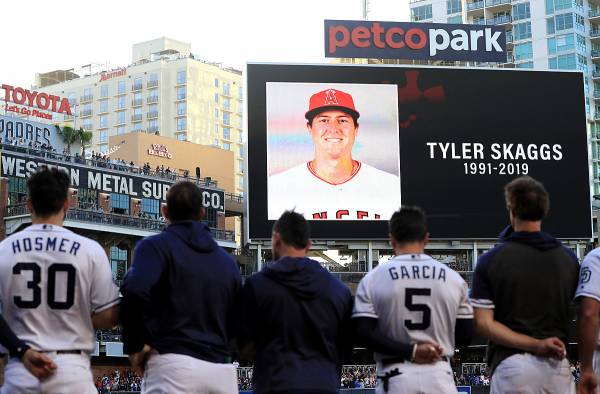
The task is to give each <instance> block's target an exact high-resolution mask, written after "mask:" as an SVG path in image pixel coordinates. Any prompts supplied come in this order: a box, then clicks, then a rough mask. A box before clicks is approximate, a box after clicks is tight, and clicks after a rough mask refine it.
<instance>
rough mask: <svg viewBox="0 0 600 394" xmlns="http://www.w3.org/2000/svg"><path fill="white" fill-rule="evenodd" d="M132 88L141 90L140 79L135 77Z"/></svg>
mask: <svg viewBox="0 0 600 394" xmlns="http://www.w3.org/2000/svg"><path fill="white" fill-rule="evenodd" d="M133 88H134V89H141V88H142V77H137V78H134V79H133Z"/></svg>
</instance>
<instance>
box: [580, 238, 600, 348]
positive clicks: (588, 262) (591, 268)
mask: <svg viewBox="0 0 600 394" xmlns="http://www.w3.org/2000/svg"><path fill="white" fill-rule="evenodd" d="M578 297H590V298H593V299H595V300H596V301H598V302H600V248H598V249H594V250H592V251H591V252H590V253H588V254H587V256H585V258H584V259H583V263H581V268H580V269H579V284H578V285H577V291H576V292H575V298H578ZM598 345H599V346H600V337H599V338H598Z"/></svg>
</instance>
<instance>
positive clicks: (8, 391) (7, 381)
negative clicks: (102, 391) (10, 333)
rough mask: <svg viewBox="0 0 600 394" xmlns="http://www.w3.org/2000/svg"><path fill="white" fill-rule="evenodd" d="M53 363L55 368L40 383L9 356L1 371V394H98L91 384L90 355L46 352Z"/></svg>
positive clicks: (18, 361) (19, 362) (16, 360)
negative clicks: (2, 381)
mask: <svg viewBox="0 0 600 394" xmlns="http://www.w3.org/2000/svg"><path fill="white" fill-rule="evenodd" d="M46 354H47V355H48V356H50V357H51V358H52V359H53V360H54V362H55V363H56V365H57V368H56V371H55V372H54V373H53V374H52V375H51V376H50V377H49V378H48V379H46V380H44V381H43V382H40V381H39V380H38V379H37V378H36V377H35V376H33V375H32V374H30V373H29V371H28V370H27V369H26V368H25V366H24V365H23V363H22V362H21V361H20V360H18V359H16V358H11V359H9V361H8V364H7V365H6V368H5V370H4V385H3V386H2V389H1V390H0V393H1V394H72V393H78V394H98V390H96V387H95V386H94V380H93V377H92V371H91V370H90V358H89V356H86V355H81V354H56V352H49V353H46Z"/></svg>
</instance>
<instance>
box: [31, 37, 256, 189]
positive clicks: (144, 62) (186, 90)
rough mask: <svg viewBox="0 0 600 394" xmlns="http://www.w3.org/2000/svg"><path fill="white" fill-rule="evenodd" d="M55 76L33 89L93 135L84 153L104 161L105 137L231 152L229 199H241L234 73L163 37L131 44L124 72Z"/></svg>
mask: <svg viewBox="0 0 600 394" xmlns="http://www.w3.org/2000/svg"><path fill="white" fill-rule="evenodd" d="M55 74H56V72H50V73H46V74H38V75H37V76H36V84H37V86H36V88H35V89H36V90H38V91H40V92H46V93H50V94H56V95H60V96H61V97H67V98H68V99H69V102H70V103H71V107H72V109H73V116H66V115H65V116H64V117H63V119H58V120H59V121H63V122H64V124H69V125H71V126H74V127H75V128H79V127H83V128H84V129H85V130H88V131H92V133H93V138H92V141H91V148H90V150H92V151H95V152H100V153H104V154H110V153H111V152H112V148H113V147H112V146H110V143H109V138H110V137H111V136H115V135H121V134H125V133H129V132H132V131H133V132H142V133H148V134H157V135H161V136H164V137H169V138H173V139H176V140H179V141H189V142H193V143H197V144H201V145H211V146H215V147H219V148H221V149H224V150H229V151H232V152H233V153H234V157H235V166H234V178H235V179H234V185H235V187H234V190H232V193H236V194H243V193H244V190H243V189H244V181H243V171H244V157H243V149H242V136H243V133H242V108H243V103H242V95H243V88H242V73H241V72H240V71H238V70H234V69H230V68H223V67H221V66H220V65H219V64H214V63H207V62H203V61H200V60H198V59H196V58H195V57H194V55H193V54H192V53H191V46H190V44H188V43H183V42H180V41H176V40H172V39H169V38H165V37H162V38H159V39H156V40H151V41H147V42H142V43H138V44H135V45H133V48H132V63H131V64H130V65H128V66H126V67H122V68H117V69H113V70H103V71H98V72H93V71H92V70H91V68H90V69H89V72H87V73H85V74H84V75H83V76H81V75H77V74H75V73H65V72H61V73H60V76H59V78H57V77H56V75H55ZM53 78H54V79H53ZM53 81H56V82H55V83H53Z"/></svg>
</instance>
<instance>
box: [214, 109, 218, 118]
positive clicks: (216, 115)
mask: <svg viewBox="0 0 600 394" xmlns="http://www.w3.org/2000/svg"><path fill="white" fill-rule="evenodd" d="M214 113H215V118H218V117H219V108H215V110H214Z"/></svg>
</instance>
